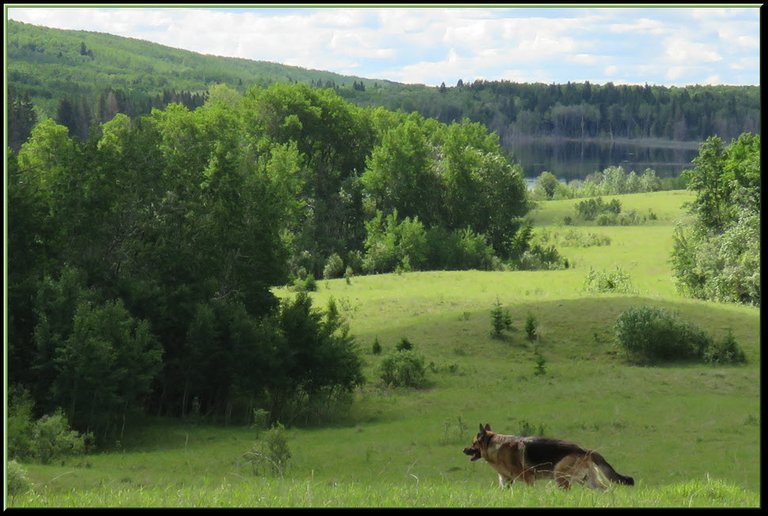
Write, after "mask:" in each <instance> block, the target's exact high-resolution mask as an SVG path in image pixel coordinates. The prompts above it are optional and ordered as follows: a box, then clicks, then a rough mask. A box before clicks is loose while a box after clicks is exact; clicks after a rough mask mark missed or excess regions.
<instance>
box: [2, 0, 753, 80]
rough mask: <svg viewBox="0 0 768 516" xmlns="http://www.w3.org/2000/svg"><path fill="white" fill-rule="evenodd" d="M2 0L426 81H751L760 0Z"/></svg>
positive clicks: (51, 13)
mask: <svg viewBox="0 0 768 516" xmlns="http://www.w3.org/2000/svg"><path fill="white" fill-rule="evenodd" d="M657 5H658V4H657ZM733 6H736V7H733ZM5 7H6V13H7V16H8V18H10V19H14V20H19V21H24V22H27V23H33V24H36V25H44V26H47V27H55V28H61V29H77V30H89V31H96V32H105V33H109V34H115V35H119V36H127V37H133V38H139V39H145V40H149V41H153V42H156V43H160V44H163V45H167V46H171V47H175V48H183V49H186V50H191V51H194V52H199V53H203V54H213V55H220V56H231V57H241V58H245V59H252V60H261V61H272V62H278V63H283V64H289V65H294V66H301V67H304V68H311V69H319V70H327V71H332V72H337V73H341V74H345V75H357V76H360V77H367V78H371V79H388V80H392V81H397V82H404V83H415V84H427V85H433V86H437V85H440V83H442V82H445V84H446V85H448V86H453V85H455V84H456V82H457V81H458V80H459V79H461V80H463V81H464V82H471V81H474V80H476V79H486V80H509V81H515V82H543V83H565V82H568V81H570V82H584V81H590V82H591V83H593V84H604V83H606V82H609V81H610V82H613V83H614V84H645V83H648V84H652V85H665V86H672V85H675V86H684V85H690V84H733V85H758V84H760V71H759V70H760V12H759V9H758V7H759V4H753V5H748V4H722V5H720V6H714V7H713V6H712V5H711V4H709V5H702V6H700V7H691V6H689V5H688V4H685V5H684V6H683V5H681V6H680V7H644V6H642V4H636V5H635V6H628V5H620V6H615V7H575V8H571V7H514V5H513V4H509V5H505V4H488V5H487V6H482V5H479V4H472V5H469V6H467V7H458V6H451V5H446V6H442V7H439V6H438V7H434V6H430V7H422V8H417V7H410V6H408V5H407V4H403V5H401V6H399V7H392V6H387V5H386V4H381V5H380V6H379V7H375V6H371V5H362V4H361V5H360V6H359V7H353V6H344V7H324V8H315V7H311V8H310V7H306V8H290V7H279V8H278V7H263V6H261V7H260V6H258V5H254V6H253V7H238V8H229V9H220V8H215V7H212V6H211V7H208V6H194V5H190V6H186V7H170V6H169V7H154V6H151V5H150V6H146V7H116V8H113V7H59V6H55V7H52V6H48V7H36V6H34V5H31V6H24V7H22V6H19V7H15V6H14V5H13V4H5Z"/></svg>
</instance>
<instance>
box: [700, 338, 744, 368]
mask: <svg viewBox="0 0 768 516" xmlns="http://www.w3.org/2000/svg"><path fill="white" fill-rule="evenodd" d="M703 358H704V361H705V362H707V363H709V364H743V363H745V362H746V361H747V357H746V355H744V351H743V350H742V349H741V347H740V346H739V344H738V343H737V342H736V339H735V338H734V337H733V332H732V331H731V330H730V329H729V330H728V335H727V336H726V337H725V338H723V339H722V340H713V341H712V342H710V344H709V346H707V349H705V350H704V355H703Z"/></svg>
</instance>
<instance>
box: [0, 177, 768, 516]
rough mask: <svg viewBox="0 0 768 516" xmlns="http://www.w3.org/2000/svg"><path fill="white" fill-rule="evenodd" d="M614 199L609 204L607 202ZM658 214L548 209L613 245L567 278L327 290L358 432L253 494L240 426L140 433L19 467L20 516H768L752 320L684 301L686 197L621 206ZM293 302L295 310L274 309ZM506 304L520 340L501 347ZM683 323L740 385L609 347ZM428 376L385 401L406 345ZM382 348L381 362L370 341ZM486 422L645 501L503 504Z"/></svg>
mask: <svg viewBox="0 0 768 516" xmlns="http://www.w3.org/2000/svg"><path fill="white" fill-rule="evenodd" d="M609 198H610V197H608V198H606V199H609ZM620 199H621V201H622V206H623V208H624V210H625V211H626V210H629V209H636V210H638V212H640V213H644V212H647V211H648V210H652V211H653V212H654V213H655V214H656V215H657V218H656V219H655V220H652V221H648V223H647V224H644V225H640V226H619V227H612V226H587V225H583V224H578V225H575V226H565V225H562V220H563V218H564V216H566V215H569V214H573V205H574V203H575V202H577V201H573V200H571V201H550V202H545V203H541V204H540V206H539V208H538V209H537V210H536V211H535V212H534V213H533V214H532V216H533V218H534V220H535V222H536V226H535V227H536V232H541V231H548V232H549V233H550V234H551V235H557V234H560V233H564V232H567V231H581V232H585V233H599V234H602V235H606V236H608V237H610V245H607V246H599V247H597V246H595V247H562V248H560V251H561V253H562V254H563V255H565V256H566V257H568V259H569V262H570V263H571V264H572V267H571V268H570V269H567V270H561V271H547V272H479V271H468V272H423V273H407V274H401V275H397V274H392V275H380V276H367V277H354V278H352V280H351V281H350V282H349V283H347V282H346V281H345V280H331V281H325V280H323V281H319V282H318V291H317V292H315V293H314V294H313V297H314V299H315V300H316V305H317V306H325V304H326V303H327V302H328V300H329V299H330V298H331V297H333V299H334V300H335V301H336V302H337V304H338V306H339V308H340V309H341V310H342V312H343V313H344V314H345V316H346V317H347V320H348V322H349V324H350V327H351V331H352V333H353V334H354V335H355V336H356V340H357V343H358V346H359V348H360V350H361V353H362V355H363V357H364V360H365V364H366V366H365V372H366V376H367V378H368V383H367V384H366V385H365V386H364V387H363V388H362V389H361V390H360V391H359V392H358V393H356V399H355V402H354V404H353V406H352V408H351V410H350V412H349V413H348V414H344V415H343V416H342V417H340V418H339V421H338V423H337V424H335V425H333V426H330V427H328V426H326V427H322V428H290V429H289V430H288V431H287V437H288V445H289V447H290V449H291V452H292V454H293V457H292V460H291V465H290V468H289V469H288V471H287V472H286V475H285V478H282V479H281V478H275V477H263V476H255V475H253V473H252V471H251V469H250V465H249V464H247V463H246V461H244V459H243V457H242V455H243V453H245V452H246V451H247V450H248V449H249V448H250V447H251V446H252V444H253V443H254V441H255V434H254V432H253V431H252V430H250V429H248V428H245V427H219V426H210V425H204V424H192V423H185V422H179V421H167V420H161V421H148V422H147V423H146V425H145V426H144V427H142V428H133V432H132V433H131V434H130V435H129V436H128V438H127V439H126V440H125V441H124V442H123V443H122V444H121V449H119V450H112V451H109V452H105V453H99V454H93V455H89V456H86V457H81V458H74V459H70V460H68V461H66V462H65V463H64V464H57V465H50V466H42V465H31V464H30V465H25V468H26V469H27V470H28V474H29V477H30V479H31V480H32V482H33V485H34V489H33V491H31V492H29V493H26V494H22V495H18V496H16V497H14V498H13V499H9V500H8V503H9V505H10V506H19V507H91V506H103V507H126V506H129V507H130V506H141V507H144V506H171V507H175V506H188V507H197V506H223V507H230V506H231V507H257V506H258V507H261V506H281V507H282V506H311V507H324V506H336V507H345V506H354V507H361V506H362V507H403V506H406V507H485V506H489V507H504V506H509V507H531V506H532V507H538V506H545V507H553V506H558V507H688V506H697V507H708V506H712V507H718V506H730V507H737V506H750V507H756V506H759V504H760V499H759V491H760V458H759V457H760V439H759V436H760V369H759V361H760V346H759V341H760V331H759V330H760V322H759V310H758V309H755V308H750V307H744V306H735V305H725V304H716V303H707V302H701V301H695V300H690V299H686V298H682V297H680V296H679V295H678V294H677V293H676V291H675V287H674V282H673V280H672V277H671V273H670V268H669V264H668V261H667V260H668V257H669V252H670V250H671V246H672V230H673V227H674V224H675V222H676V221H677V220H678V219H679V218H680V217H681V216H683V213H684V212H683V211H682V210H681V205H682V203H683V202H685V201H687V200H690V199H691V196H690V194H688V193H686V192H658V193H654V194H638V195H627V196H621V197H620ZM616 266H620V267H621V268H622V269H623V270H624V271H626V272H627V273H628V274H629V276H630V278H631V282H632V286H633V288H634V290H633V292H632V293H631V294H594V293H588V292H585V291H584V288H583V287H584V279H585V275H586V273H587V271H588V270H589V269H590V268H594V269H597V270H609V269H613V268H615V267H616ZM277 293H278V294H279V295H281V296H289V295H292V294H291V293H290V292H288V291H286V290H283V289H281V290H278V291H277ZM497 300H498V301H499V302H500V303H501V304H502V305H503V306H504V308H506V309H508V310H509V312H510V314H511V316H512V320H513V324H514V327H515V329H514V330H513V331H511V332H510V333H509V336H508V338H506V339H503V340H499V339H492V338H490V335H489V332H490V311H491V309H492V308H493V304H494V303H495V302H496V301H497ZM642 304H649V305H654V306H663V307H666V308H668V309H670V310H673V311H675V312H677V313H678V314H679V316H680V317H681V318H682V319H684V320H686V321H688V322H691V323H694V324H696V325H698V326H699V327H701V328H702V329H704V330H705V331H707V332H708V333H710V334H712V335H713V336H715V337H722V336H724V335H725V334H726V333H727V332H728V331H729V330H731V331H732V332H733V334H734V336H735V338H736V340H737V342H738V343H739V344H740V345H741V347H742V348H743V349H744V351H745V352H746V355H747V358H748V361H749V362H748V363H747V365H744V366H725V367H713V366H707V365H703V364H673V365H664V366H659V367H638V366H631V365H628V364H626V363H625V362H624V361H623V360H622V356H621V354H620V353H618V351H617V349H616V347H615V344H614V342H613V335H612V326H613V324H614V322H615V321H616V318H617V317H618V316H619V314H621V312H622V311H624V310H626V309H627V308H629V307H632V306H637V305H642ZM529 314H531V315H533V316H535V317H536V319H537V321H538V329H539V334H540V341H539V344H538V346H539V349H540V353H541V356H543V357H544V359H545V364H544V368H545V374H543V375H537V374H535V372H536V362H535V358H536V356H535V354H534V344H532V343H530V342H528V341H527V340H526V339H525V332H524V330H523V328H524V325H525V320H526V317H527V316H528V315H529ZM404 337H405V338H408V339H409V340H410V341H411V342H412V343H413V344H414V346H415V349H416V350H417V351H418V352H420V353H422V354H424V356H425V357H426V362H427V363H428V364H429V368H428V373H427V374H428V380H429V386H428V387H427V388H425V389H421V390H415V391H414V390H406V389H385V388H383V387H382V386H380V385H379V383H378V376H377V369H378V367H379V364H380V362H381V360H382V359H383V357H384V356H385V355H386V353H388V352H389V351H391V350H393V349H394V346H395V344H396V343H397V342H398V341H399V340H400V339H401V338H404ZM377 338H378V340H379V342H380V343H381V345H382V346H383V348H384V351H383V353H382V354H381V355H374V354H373V353H372V352H371V346H372V344H373V342H374V339H377ZM479 423H483V424H484V423H490V424H491V426H492V427H493V429H494V430H496V431H499V432H503V433H518V432H520V431H521V430H522V429H523V428H525V427H534V428H537V429H538V428H542V429H543V430H544V433H545V434H546V435H549V436H552V437H558V438H563V439H568V440H573V441H576V442H578V443H579V444H582V445H583V446H586V447H589V448H593V449H597V450H599V451H600V452H601V453H602V454H603V455H604V456H605V457H606V459H607V460H608V461H609V462H610V463H611V464H612V465H613V466H614V467H615V468H616V470H617V471H619V472H620V473H622V474H625V475H630V476H633V477H634V478H635V481H636V483H637V485H636V487H635V488H623V487H616V488H612V489H611V490H609V491H608V492H605V493H596V492H593V491H591V490H588V489H584V488H581V487H576V488H574V489H573V490H571V491H570V492H567V493H564V492H561V491H558V490H557V489H556V488H554V487H553V486H552V485H551V484H548V483H546V482H542V483H540V484H537V485H536V486H534V487H532V488H531V487H527V486H522V485H515V486H514V488H513V489H512V490H507V491H501V490H499V489H498V487H497V484H496V474H495V473H494V472H493V470H492V469H491V468H490V467H488V466H487V465H486V464H485V463H484V462H482V461H481V462H470V461H469V460H468V458H467V457H466V456H465V455H463V454H462V453H461V450H462V448H463V447H464V446H466V445H467V444H468V443H469V441H470V440H471V437H472V435H473V434H474V433H475V432H476V431H477V427H478V424H479Z"/></svg>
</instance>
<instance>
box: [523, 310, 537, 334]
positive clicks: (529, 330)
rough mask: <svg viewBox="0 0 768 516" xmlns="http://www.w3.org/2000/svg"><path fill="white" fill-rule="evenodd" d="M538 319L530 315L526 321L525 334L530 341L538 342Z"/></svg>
mask: <svg viewBox="0 0 768 516" xmlns="http://www.w3.org/2000/svg"><path fill="white" fill-rule="evenodd" d="M536 326H537V322H536V318H535V317H534V316H533V315H531V314H528V318H527V319H526V320H525V334H526V335H527V336H528V340H536Z"/></svg>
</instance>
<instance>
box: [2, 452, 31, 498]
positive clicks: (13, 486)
mask: <svg viewBox="0 0 768 516" xmlns="http://www.w3.org/2000/svg"><path fill="white" fill-rule="evenodd" d="M6 475H7V476H6V479H5V485H6V489H7V493H8V496H10V497H11V500H13V499H14V498H15V497H16V496H18V495H21V494H24V493H26V492H28V491H30V490H31V489H32V482H30V480H29V475H28V473H27V470H26V469H24V467H23V466H22V465H21V464H19V463H18V462H16V461H15V460H10V461H8V463H7V467H6Z"/></svg>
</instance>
